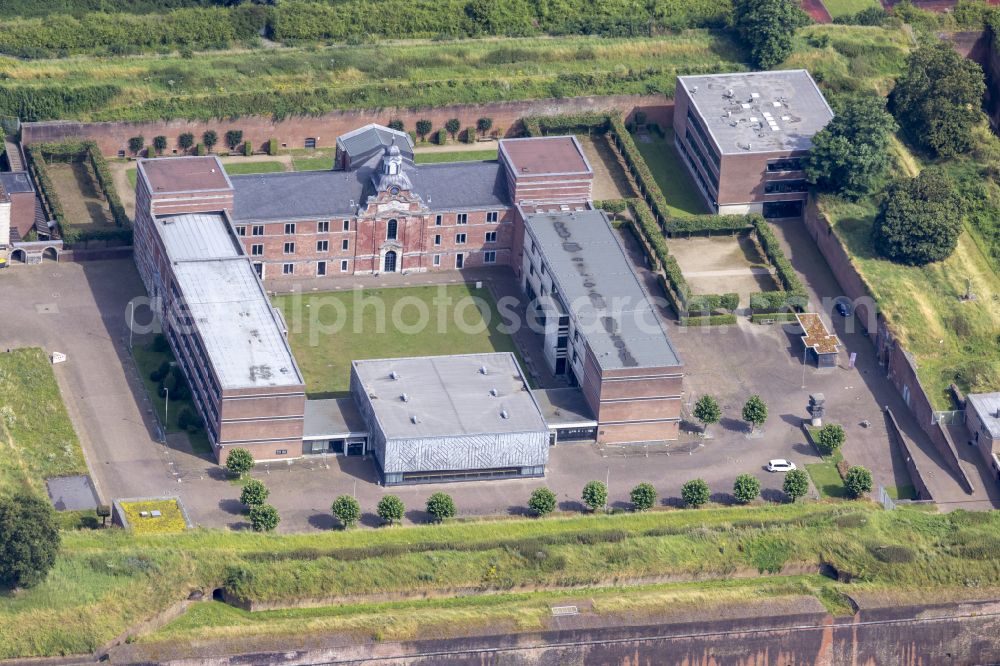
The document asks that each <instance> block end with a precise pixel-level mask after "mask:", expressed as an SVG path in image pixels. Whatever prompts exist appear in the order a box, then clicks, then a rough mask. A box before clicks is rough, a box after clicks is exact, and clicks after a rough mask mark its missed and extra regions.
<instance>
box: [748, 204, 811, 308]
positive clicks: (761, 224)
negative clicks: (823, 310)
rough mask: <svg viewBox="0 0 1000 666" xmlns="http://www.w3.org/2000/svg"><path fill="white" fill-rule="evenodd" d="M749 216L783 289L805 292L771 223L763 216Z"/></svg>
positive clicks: (799, 292)
mask: <svg viewBox="0 0 1000 666" xmlns="http://www.w3.org/2000/svg"><path fill="white" fill-rule="evenodd" d="M750 217H751V218H752V219H751V223H752V224H753V227H754V231H755V232H756V235H757V241H758V242H759V243H760V246H761V248H762V249H763V250H764V255H765V256H766V257H767V260H768V261H770V262H771V265H772V266H774V268H775V271H776V272H777V273H778V281H779V282H781V286H782V287H783V288H784V289H785V291H788V292H791V293H793V294H805V293H806V287H805V285H804V284H802V280H800V279H799V276H798V275H797V274H796V273H795V269H794V268H792V262H790V261H789V260H788V257H786V256H785V252H784V251H783V250H782V249H781V245H780V244H779V243H778V239H777V238H776V237H775V235H774V231H772V230H771V225H770V224H768V222H767V220H765V219H764V218H763V216H760V215H752V216H750Z"/></svg>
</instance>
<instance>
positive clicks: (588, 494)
mask: <svg viewBox="0 0 1000 666" xmlns="http://www.w3.org/2000/svg"><path fill="white" fill-rule="evenodd" d="M580 497H581V499H582V500H583V503H584V504H585V505H586V506H587V507H588V508H589V509H590V510H591V511H597V509H600V508H603V507H605V506H607V504H608V487H607V486H606V485H605V484H604V482H603V481H590V482H588V483H587V485H585V486H584V487H583V493H582V494H581V496H580Z"/></svg>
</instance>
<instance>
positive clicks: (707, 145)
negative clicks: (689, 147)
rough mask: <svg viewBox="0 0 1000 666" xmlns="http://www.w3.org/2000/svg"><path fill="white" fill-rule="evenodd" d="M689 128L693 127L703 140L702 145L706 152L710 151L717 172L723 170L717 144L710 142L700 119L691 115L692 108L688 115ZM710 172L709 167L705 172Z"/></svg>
mask: <svg viewBox="0 0 1000 666" xmlns="http://www.w3.org/2000/svg"><path fill="white" fill-rule="evenodd" d="M687 126H688V128H691V127H693V128H694V131H695V133H697V135H698V138H699V139H701V144H702V145H703V146H705V150H707V151H708V153H709V157H711V158H712V164H714V165H715V170H716V171H719V170H720V169H721V167H720V165H719V160H720V158H719V155H718V154H717V153H716V152H715V144H714V143H712V142H711V141H709V140H708V135H707V134H706V133H705V130H704V129H703V128H702V126H701V123H700V122H699V121H698V119H697V118H695V117H694V115H692V114H691V109H690V108H688V113H687ZM708 170H709V169H708V167H705V171H708Z"/></svg>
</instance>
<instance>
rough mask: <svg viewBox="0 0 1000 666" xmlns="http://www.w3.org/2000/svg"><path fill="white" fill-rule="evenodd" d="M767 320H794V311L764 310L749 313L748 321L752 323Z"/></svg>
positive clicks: (760, 322)
mask: <svg viewBox="0 0 1000 666" xmlns="http://www.w3.org/2000/svg"><path fill="white" fill-rule="evenodd" d="M767 320H771V321H775V322H786V321H796V319H795V313H794V312H766V313H758V314H752V315H750V321H751V322H753V323H754V324H762V323H764V322H765V321H767Z"/></svg>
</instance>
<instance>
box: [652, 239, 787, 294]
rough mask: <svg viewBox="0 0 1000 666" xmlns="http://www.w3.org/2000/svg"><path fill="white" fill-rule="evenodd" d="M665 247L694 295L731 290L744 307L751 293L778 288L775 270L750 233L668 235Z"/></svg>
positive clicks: (721, 292)
mask: <svg viewBox="0 0 1000 666" xmlns="http://www.w3.org/2000/svg"><path fill="white" fill-rule="evenodd" d="M667 247H668V248H669V249H670V253H671V254H672V255H673V257H674V258H675V259H676V260H677V264H678V265H679V266H680V267H681V272H682V273H683V274H684V279H685V280H686V281H687V283H688V286H689V287H691V291H692V293H694V294H724V293H727V292H734V293H737V294H739V295H740V303H741V304H743V305H744V306H746V305H747V304H749V301H750V294H752V293H754V292H760V291H774V290H775V289H777V283H776V281H775V278H774V269H773V268H772V267H771V266H770V265H769V264H768V263H767V260H766V259H765V258H764V257H762V256H761V255H760V252H759V251H758V250H757V247H756V246H755V245H754V243H753V241H752V240H751V238H750V235H749V234H736V235H721V236H699V237H692V238H670V239H667Z"/></svg>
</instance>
